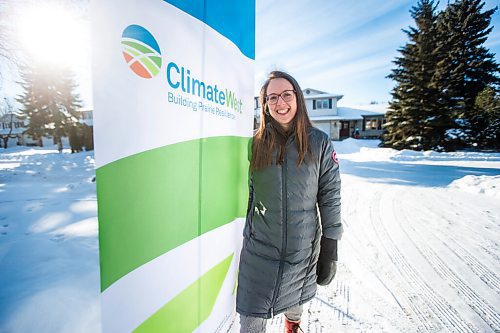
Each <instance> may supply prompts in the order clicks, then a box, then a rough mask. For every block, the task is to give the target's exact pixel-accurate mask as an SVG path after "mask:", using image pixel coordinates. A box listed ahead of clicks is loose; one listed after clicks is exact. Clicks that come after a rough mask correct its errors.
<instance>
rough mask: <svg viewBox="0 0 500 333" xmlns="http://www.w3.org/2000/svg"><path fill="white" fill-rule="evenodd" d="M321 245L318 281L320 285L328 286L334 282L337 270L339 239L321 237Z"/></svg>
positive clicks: (317, 267) (317, 272)
mask: <svg viewBox="0 0 500 333" xmlns="http://www.w3.org/2000/svg"><path fill="white" fill-rule="evenodd" d="M320 245H321V247H320V251H319V258H318V265H317V266H316V275H318V277H317V279H316V282H317V283H318V284H319V285H320V286H326V285H328V284H330V282H332V280H333V278H334V277H335V273H336V272H337V260H338V257H337V240H336V239H330V238H326V237H321V244H320Z"/></svg>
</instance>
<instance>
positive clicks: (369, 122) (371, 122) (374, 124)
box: [365, 118, 379, 130]
mask: <svg viewBox="0 0 500 333" xmlns="http://www.w3.org/2000/svg"><path fill="white" fill-rule="evenodd" d="M365 123H366V129H367V130H376V129H377V128H378V127H379V125H378V121H377V118H367V119H366V121H365Z"/></svg>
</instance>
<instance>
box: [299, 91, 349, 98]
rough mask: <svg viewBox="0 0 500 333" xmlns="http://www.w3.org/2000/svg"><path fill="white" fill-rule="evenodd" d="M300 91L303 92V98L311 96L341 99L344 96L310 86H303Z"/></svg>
mask: <svg viewBox="0 0 500 333" xmlns="http://www.w3.org/2000/svg"><path fill="white" fill-rule="evenodd" d="M302 92H303V93H304V98H305V99H313V98H336V99H337V100H339V99H341V98H342V97H344V95H339V94H330V93H327V92H324V91H321V90H317V89H312V88H305V89H302Z"/></svg>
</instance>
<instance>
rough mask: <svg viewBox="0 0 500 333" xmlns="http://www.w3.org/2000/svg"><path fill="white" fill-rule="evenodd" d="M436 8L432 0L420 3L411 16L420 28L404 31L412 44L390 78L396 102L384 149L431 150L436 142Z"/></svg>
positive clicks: (392, 109) (423, 0)
mask: <svg viewBox="0 0 500 333" xmlns="http://www.w3.org/2000/svg"><path fill="white" fill-rule="evenodd" d="M435 11H436V5H435V4H434V1H432V0H420V1H419V2H418V4H417V5H416V6H414V7H412V9H411V11H410V13H411V16H412V18H413V19H414V20H415V24H416V27H409V29H407V30H403V31H404V32H405V33H406V34H407V35H408V37H409V39H410V42H409V43H407V44H406V45H405V46H403V47H402V48H401V49H399V52H400V53H401V56H400V57H398V58H396V60H395V61H394V63H395V64H396V68H395V69H393V70H392V74H390V75H389V76H388V77H389V78H392V79H393V80H395V81H396V87H395V88H394V89H393V91H392V97H393V100H392V101H391V102H390V110H389V111H388V112H387V114H386V117H387V122H386V124H385V126H384V128H385V130H386V132H385V133H384V135H383V137H382V145H383V146H386V147H392V148H396V149H404V148H410V149H415V150H422V149H429V148H432V147H433V146H434V142H435V141H436V140H435V138H434V137H433V135H432V130H433V129H432V126H431V123H434V122H435V121H436V119H437V118H438V117H437V116H436V115H435V110H436V104H437V99H438V93H437V91H436V90H435V89H434V88H433V87H432V86H431V82H432V77H433V75H434V71H435V67H436V58H435V55H434V50H435V49H436V43H437V41H436V38H435V36H436V31H435V30H436V20H437V15H436V13H435Z"/></svg>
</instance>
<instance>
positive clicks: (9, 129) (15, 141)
mask: <svg viewBox="0 0 500 333" xmlns="http://www.w3.org/2000/svg"><path fill="white" fill-rule="evenodd" d="M25 127H26V123H25V120H23V119H21V118H19V117H18V116H17V115H16V114H15V113H6V114H3V115H2V116H1V117H0V138H1V139H2V142H1V147H3V145H4V144H5V142H6V141H8V146H9V147H11V146H13V145H24V144H25V141H24V135H23V132H24V131H25V130H26V128H25Z"/></svg>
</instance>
